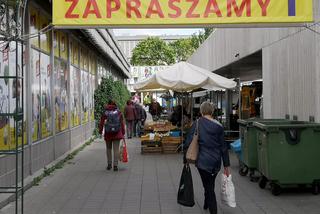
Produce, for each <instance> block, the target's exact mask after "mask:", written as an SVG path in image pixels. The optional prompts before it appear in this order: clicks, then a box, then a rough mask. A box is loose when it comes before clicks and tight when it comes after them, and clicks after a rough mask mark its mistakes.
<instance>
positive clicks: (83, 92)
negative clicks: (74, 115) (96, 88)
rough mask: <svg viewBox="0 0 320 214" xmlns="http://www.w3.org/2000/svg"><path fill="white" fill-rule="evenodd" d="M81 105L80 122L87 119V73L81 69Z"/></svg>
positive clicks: (84, 121)
mask: <svg viewBox="0 0 320 214" xmlns="http://www.w3.org/2000/svg"><path fill="white" fill-rule="evenodd" d="M81 75H82V77H81V107H82V122H83V123H87V122H88V121H89V74H88V72H86V71H83V70H81Z"/></svg>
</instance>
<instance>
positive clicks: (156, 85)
mask: <svg viewBox="0 0 320 214" xmlns="http://www.w3.org/2000/svg"><path fill="white" fill-rule="evenodd" d="M236 85H237V83H236V82H235V81H233V80H231V79H227V78H225V77H222V76H219V75H217V74H214V73H212V72H210V71H207V70H205V69H203V68H200V67H197V66H195V65H192V64H189V63H187V62H179V63H177V64H175V65H173V66H171V67H169V68H168V69H166V70H163V71H160V72H158V73H156V74H154V75H152V76H151V77H150V78H149V79H147V80H145V81H142V82H139V83H137V84H136V85H135V90H138V91H139V90H154V89H166V90H172V91H174V92H177V93H179V94H180V97H181V99H183V98H184V97H186V96H187V95H188V94H190V93H192V92H193V91H195V90H201V89H203V90H223V89H233V88H235V87H236ZM183 115H184V114H183V108H182V120H183ZM182 124H184V122H183V121H182ZM181 127H182V129H181V136H179V137H180V141H179V144H181V143H182V140H181V139H183V128H184V126H183V125H182V126H181ZM153 131H154V130H153ZM170 131H171V130H169V132H170ZM156 133H157V132H156V131H154V132H153V133H151V137H150V135H149V138H150V139H152V137H153V135H156ZM142 140H143V139H142ZM142 142H143V141H142ZM165 142H167V141H165ZM165 145H166V143H165ZM143 146H144V145H142V148H143Z"/></svg>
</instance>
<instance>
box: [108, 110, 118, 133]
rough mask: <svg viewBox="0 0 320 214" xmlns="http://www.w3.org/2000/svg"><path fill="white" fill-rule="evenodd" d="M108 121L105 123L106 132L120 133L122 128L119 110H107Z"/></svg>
mask: <svg viewBox="0 0 320 214" xmlns="http://www.w3.org/2000/svg"><path fill="white" fill-rule="evenodd" d="M105 114H106V116H107V121H106V123H105V125H104V131H105V132H106V133H118V132H119V131H120V128H121V121H120V114H119V111H118V110H114V111H106V112H105Z"/></svg>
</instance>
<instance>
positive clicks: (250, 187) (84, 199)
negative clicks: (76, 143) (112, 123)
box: [0, 139, 320, 214]
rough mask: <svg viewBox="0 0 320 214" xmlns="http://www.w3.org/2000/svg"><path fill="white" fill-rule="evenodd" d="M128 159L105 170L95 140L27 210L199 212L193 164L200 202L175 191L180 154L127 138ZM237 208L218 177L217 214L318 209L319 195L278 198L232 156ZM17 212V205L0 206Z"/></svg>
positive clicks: (35, 213)
mask: <svg viewBox="0 0 320 214" xmlns="http://www.w3.org/2000/svg"><path fill="white" fill-rule="evenodd" d="M128 148H129V155H130V162H129V163H128V164H120V166H119V171H118V172H113V171H112V170H111V171H107V170H105V167H106V164H105V163H106V160H105V159H106V157H105V145H104V144H103V143H98V142H96V143H93V144H92V145H90V146H89V147H87V148H86V149H85V150H84V151H82V152H80V153H79V154H78V155H77V156H76V157H75V159H74V160H72V161H71V162H72V163H73V164H66V165H65V167H64V168H63V169H60V170H57V171H56V172H55V173H54V174H53V175H52V176H49V177H46V178H45V179H44V180H43V181H42V182H41V183H40V185H39V186H35V187H33V188H32V189H30V190H29V191H28V192H26V194H25V206H24V207H25V214H47V213H48V214H82V213H83V214H127V213H128V214H129V213H130V214H189V213H190V214H200V213H208V212H205V211H203V209H202V205H203V201H204V196H203V187H202V184H201V180H200V177H199V175H198V172H197V170H196V169H195V168H194V166H192V175H193V181H194V194H195V201H196V205H195V206H194V207H193V208H186V207H182V206H179V205H178V204H177V202H176V200H177V199H176V194H177V189H178V185H179V180H180V174H181V171H182V156H181V155H179V154H177V155H141V154H140V148H139V143H138V141H137V140H136V139H134V140H133V141H128ZM231 162H232V167H231V168H232V174H233V180H234V184H235V188H236V199H237V204H238V207H237V208H228V207H226V206H224V205H221V204H220V194H219V192H220V176H218V177H217V181H216V188H215V189H216V196H217V201H218V210H219V214H260V213H261V214H266V213H270V214H319V210H320V202H319V201H320V197H319V196H314V195H312V194H311V193H309V192H304V193H299V192H290V191H289V192H285V193H284V194H282V195H280V196H278V197H275V196H273V195H272V194H271V193H270V190H268V189H265V190H261V189H260V188H259V187H258V184H257V183H253V182H251V181H250V180H249V179H248V178H247V177H241V176H240V175H238V173H237V171H238V161H237V160H236V158H235V156H234V155H231ZM0 214H14V204H10V205H8V206H7V207H5V208H3V209H2V210H0Z"/></svg>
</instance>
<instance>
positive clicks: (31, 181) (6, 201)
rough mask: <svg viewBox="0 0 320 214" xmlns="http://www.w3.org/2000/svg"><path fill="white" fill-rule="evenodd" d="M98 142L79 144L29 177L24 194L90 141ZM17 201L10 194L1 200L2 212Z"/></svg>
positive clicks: (25, 180) (0, 207)
mask: <svg viewBox="0 0 320 214" xmlns="http://www.w3.org/2000/svg"><path fill="white" fill-rule="evenodd" d="M97 140H99V138H95V137H93V136H92V137H90V138H89V139H88V140H86V141H85V142H83V143H81V144H79V145H78V146H76V147H74V148H73V149H71V150H70V151H68V152H66V153H65V154H63V155H62V156H60V157H59V158H57V159H56V160H54V161H52V162H51V163H49V164H48V165H46V166H45V167H44V168H42V169H39V170H38V171H36V172H35V173H34V174H32V175H29V176H28V177H26V178H25V179H24V188H23V190H24V193H25V192H26V191H27V190H29V189H30V188H31V187H33V186H34V179H35V178H37V177H39V176H41V175H43V174H44V172H45V170H46V169H48V168H51V167H54V166H56V165H57V164H58V163H59V162H60V161H63V160H64V159H66V158H67V157H68V156H69V155H70V154H72V153H73V152H75V151H76V150H78V149H79V148H81V147H82V146H83V145H85V144H86V143H88V142H89V141H92V143H93V142H96V141H97ZM15 200H16V196H15V194H10V195H8V196H5V197H3V199H2V198H0V210H1V209H2V208H4V207H5V206H7V205H8V204H10V203H12V202H14V201H15Z"/></svg>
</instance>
